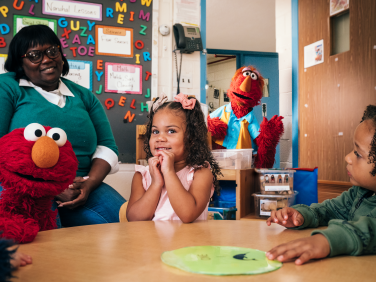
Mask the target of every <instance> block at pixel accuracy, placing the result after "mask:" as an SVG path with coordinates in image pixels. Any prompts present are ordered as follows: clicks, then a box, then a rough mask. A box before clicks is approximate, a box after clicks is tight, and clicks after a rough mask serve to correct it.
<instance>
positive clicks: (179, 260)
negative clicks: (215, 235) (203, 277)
mask: <svg viewBox="0 0 376 282" xmlns="http://www.w3.org/2000/svg"><path fill="white" fill-rule="evenodd" d="M161 259H162V261H163V262H164V263H165V264H168V265H171V266H174V267H177V268H179V269H182V270H185V271H188V272H193V273H200V274H209V275H245V274H260V273H265V272H269V271H273V270H276V269H278V268H280V267H281V266H282V263H281V262H279V261H276V260H268V259H267V258H266V256H265V252H262V251H259V250H254V249H248V248H238V247H226V246H196V247H187V248H181V249H177V250H173V251H169V252H164V253H163V254H162V255H161Z"/></svg>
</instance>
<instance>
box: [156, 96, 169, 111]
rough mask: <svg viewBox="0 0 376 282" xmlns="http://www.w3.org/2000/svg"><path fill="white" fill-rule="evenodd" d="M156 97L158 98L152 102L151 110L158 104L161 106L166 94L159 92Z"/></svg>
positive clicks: (164, 101) (165, 100)
mask: <svg viewBox="0 0 376 282" xmlns="http://www.w3.org/2000/svg"><path fill="white" fill-rule="evenodd" d="M158 98H159V99H157V100H155V101H154V103H153V112H155V111H156V110H157V109H158V108H159V107H160V106H162V105H163V104H164V103H166V102H167V100H168V98H167V96H166V95H165V94H164V93H161V94H159V95H158Z"/></svg>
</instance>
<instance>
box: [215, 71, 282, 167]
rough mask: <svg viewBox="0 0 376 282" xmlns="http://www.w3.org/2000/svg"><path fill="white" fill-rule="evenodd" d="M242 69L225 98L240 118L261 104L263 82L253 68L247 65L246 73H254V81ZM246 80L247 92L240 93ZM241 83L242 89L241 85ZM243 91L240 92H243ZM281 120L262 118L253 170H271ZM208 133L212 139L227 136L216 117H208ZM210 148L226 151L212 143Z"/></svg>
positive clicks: (237, 73) (236, 73)
mask: <svg viewBox="0 0 376 282" xmlns="http://www.w3.org/2000/svg"><path fill="white" fill-rule="evenodd" d="M243 69H244V67H241V68H240V69H238V70H237V71H236V72H235V75H234V76H233V78H232V80H231V84H230V89H229V90H228V91H227V95H228V97H229V98H230V100H231V108H232V111H233V112H234V114H235V116H236V117H237V118H238V119H239V118H241V117H244V116H245V115H247V114H248V113H250V112H251V111H252V110H253V108H254V107H255V106H257V105H260V103H261V98H262V89H263V87H264V80H263V77H262V76H261V74H260V73H259V72H258V71H257V70H256V69H255V68H254V67H252V66H249V67H248V69H249V71H248V74H249V73H255V74H257V79H252V80H250V77H249V76H248V77H247V75H245V74H244V73H245V71H243ZM246 79H248V80H249V81H250V82H251V83H249V84H250V88H249V89H247V91H243V90H245V89H244V87H243V86H244V84H243V82H245V80H246ZM242 84H243V86H242ZM242 89H243V90H242ZM282 119H283V117H281V116H279V117H278V116H273V117H272V118H271V119H270V121H268V120H267V119H266V118H265V117H264V119H263V122H262V124H261V125H260V134H259V136H258V137H257V138H255V139H254V142H255V143H256V145H257V146H258V150H257V156H256V161H255V167H256V168H261V167H263V168H271V167H273V165H274V158H275V153H276V147H277V145H278V142H279V139H280V138H281V136H282V134H283V123H282ZM208 130H209V132H210V133H211V134H212V136H213V139H218V140H223V139H224V138H225V136H226V134H227V124H226V123H225V122H223V121H221V120H220V119H219V118H210V116H208ZM213 149H225V147H222V146H221V145H218V144H217V143H215V142H213Z"/></svg>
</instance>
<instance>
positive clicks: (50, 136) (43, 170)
mask: <svg viewBox="0 0 376 282" xmlns="http://www.w3.org/2000/svg"><path fill="white" fill-rule="evenodd" d="M77 166H78V163H77V158H76V155H75V154H74V152H73V149H72V145H71V144H70V142H69V141H68V140H67V135H66V133H65V132H64V130H62V129H60V128H51V127H48V126H42V125H40V124H38V123H32V124H29V125H28V126H27V127H26V128H19V129H15V130H13V131H12V132H10V133H8V134H7V135H4V136H3V137H2V138H1V139H0V183H1V186H2V187H3V191H2V193H1V199H0V231H1V232H2V233H1V234H0V237H5V238H9V239H14V240H15V241H16V242H18V243H27V242H31V241H33V240H34V238H35V236H36V235H37V233H38V232H39V231H42V230H49V229H54V228H56V227H57V226H56V215H57V210H55V211H52V210H51V207H52V201H53V199H54V197H55V196H56V195H58V194H60V193H61V192H63V191H64V190H65V189H66V188H67V187H68V185H69V184H71V183H73V179H74V177H75V175H76V171H77Z"/></svg>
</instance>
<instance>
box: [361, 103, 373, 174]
mask: <svg viewBox="0 0 376 282" xmlns="http://www.w3.org/2000/svg"><path fill="white" fill-rule="evenodd" d="M365 120H371V121H372V123H373V126H374V128H375V133H374V135H373V138H372V141H371V150H370V151H369V155H368V163H369V164H373V170H372V171H370V173H371V174H372V176H375V175H376V106H374V105H369V106H367V108H366V110H365V111H364V114H363V117H362V120H361V122H363V121H365Z"/></svg>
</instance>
